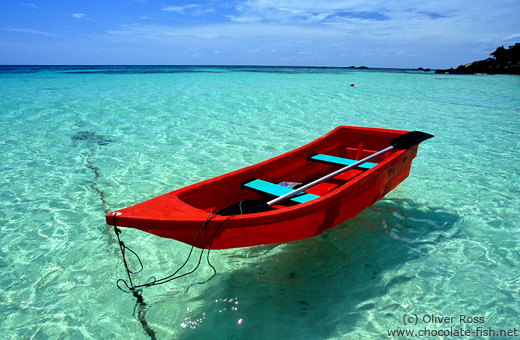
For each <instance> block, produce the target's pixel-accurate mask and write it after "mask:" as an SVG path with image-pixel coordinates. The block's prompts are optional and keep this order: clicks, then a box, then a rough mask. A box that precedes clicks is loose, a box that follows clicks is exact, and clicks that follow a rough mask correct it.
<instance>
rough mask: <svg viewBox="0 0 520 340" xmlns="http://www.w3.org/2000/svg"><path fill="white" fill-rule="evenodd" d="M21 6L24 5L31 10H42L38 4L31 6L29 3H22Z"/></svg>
mask: <svg viewBox="0 0 520 340" xmlns="http://www.w3.org/2000/svg"><path fill="white" fill-rule="evenodd" d="M21 5H23V6H27V7H31V8H34V9H41V8H40V7H38V5H36V4H29V3H24V2H22V3H21Z"/></svg>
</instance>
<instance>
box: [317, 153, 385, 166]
mask: <svg viewBox="0 0 520 340" xmlns="http://www.w3.org/2000/svg"><path fill="white" fill-rule="evenodd" d="M309 159H311V160H313V161H318V162H324V163H329V164H335V165H342V166H348V165H352V164H354V163H356V162H358V161H356V160H353V159H348V158H342V157H336V156H329V155H323V154H317V155H314V156H311V157H309ZM376 165H377V163H370V162H365V163H363V164H361V165H359V166H357V167H356V168H358V169H364V170H368V169H371V168H373V167H374V166H376Z"/></svg>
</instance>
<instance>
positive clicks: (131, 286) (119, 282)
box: [113, 210, 234, 293]
mask: <svg viewBox="0 0 520 340" xmlns="http://www.w3.org/2000/svg"><path fill="white" fill-rule="evenodd" d="M118 214H119V213H114V215H113V225H114V228H115V230H116V235H117V238H118V241H119V245H120V248H121V253H122V254H123V263H124V265H125V269H126V273H127V276H128V281H126V280H124V279H118V280H117V282H116V284H117V287H118V288H119V289H120V290H122V291H124V292H126V293H130V292H134V291H136V290H139V289H142V288H145V287H151V286H157V285H161V284H165V283H167V282H170V281H173V280H176V279H179V278H181V277H184V276H187V275H189V274H192V273H194V272H195V271H196V270H197V269H198V268H199V266H200V264H201V262H202V257H203V255H204V251H205V249H206V244H207V242H208V230H207V226H208V224H209V221H210V220H211V219H212V218H213V217H215V216H217V214H216V213H215V212H214V211H213V210H211V211H210V212H209V214H208V216H207V217H206V220H205V221H204V223H203V224H202V226H201V228H200V229H199V232H198V233H197V236H196V237H195V240H194V241H193V244H192V245H191V248H190V251H189V253H188V256H187V258H186V260H185V261H184V263H183V264H182V265H181V266H180V267H179V268H178V269H177V270H176V271H175V272H173V274H171V275H168V276H165V277H163V278H161V279H156V278H155V277H151V278H150V281H149V282H146V283H143V284H138V285H134V283H133V282H132V277H131V274H136V273H139V272H140V271H141V270H142V269H143V264H142V261H141V259H140V258H139V256H138V255H137V254H136V253H135V252H134V251H133V250H131V249H130V248H128V247H126V245H125V244H124V243H123V242H122V241H121V239H120V237H119V234H120V233H121V230H120V229H119V228H118V227H117V224H116V216H117V215H118ZM231 216H234V215H230V216H228V217H227V218H226V219H225V220H224V221H222V222H221V223H220V225H219V226H218V227H217V228H216V229H215V231H214V233H213V235H212V236H211V239H210V240H209V246H208V252H207V255H206V261H207V262H208V265H209V266H210V267H211V269H212V271H213V274H212V275H211V277H210V278H208V279H206V280H204V281H202V282H196V283H192V284H191V285H190V286H189V287H188V288H187V289H186V292H185V293H187V292H188V290H189V289H190V288H191V287H192V286H194V285H198V284H204V283H206V282H208V281H210V280H211V279H213V278H214V277H215V276H216V274H217V270H216V269H215V267H214V266H213V265H212V264H211V261H210V252H211V246H212V245H213V240H214V239H215V235H216V234H217V233H218V231H219V230H220V228H221V227H222V226H223V225H224V223H225V222H226V221H227V220H228V219H229V218H230V217H231ZM203 231H204V242H203V245H202V250H201V252H200V255H199V259H198V261H197V265H196V266H195V268H193V269H191V270H190V271H188V272H186V273H183V274H178V273H179V272H180V271H181V270H182V269H183V268H184V267H185V266H186V265H187V264H188V262H189V260H190V258H191V256H192V254H193V250H194V249H195V244H197V241H198V240H199V237H200V235H201V234H202V232H203ZM126 250H129V251H130V252H131V253H132V254H134V255H135V256H136V257H137V259H138V261H139V264H140V266H141V268H140V269H139V271H136V272H133V271H131V270H130V269H129V267H128V262H127V260H126ZM122 284H123V285H124V286H125V287H126V289H125V288H123V287H122V286H121V285H122Z"/></svg>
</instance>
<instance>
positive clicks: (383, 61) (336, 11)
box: [0, 0, 520, 68]
mask: <svg viewBox="0 0 520 340" xmlns="http://www.w3.org/2000/svg"><path fill="white" fill-rule="evenodd" d="M519 13H520V0H420V1H419V0H371V1H367V0H363V1H362V0H334V1H325V0H220V1H216V0H186V1H173V0H159V1H156V0H82V1H80V0H46V1H44V0H41V1H38V0H20V1H16V0H14V1H13V0H2V1H1V2H0V64H4V65H272V66H340V67H345V66H347V67H348V66H368V67H390V68H418V67H424V68H449V67H457V66H458V65H461V64H466V63H469V62H472V61H475V60H481V59H486V58H488V57H489V54H490V53H491V52H493V51H494V50H495V49H496V48H497V47H498V46H502V45H503V46H505V47H508V46H510V45H514V44H515V43H516V42H520V14H519Z"/></svg>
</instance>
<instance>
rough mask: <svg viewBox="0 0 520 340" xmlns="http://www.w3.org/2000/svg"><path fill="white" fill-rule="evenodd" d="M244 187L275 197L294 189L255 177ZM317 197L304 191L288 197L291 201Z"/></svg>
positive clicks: (303, 201)
mask: <svg viewBox="0 0 520 340" xmlns="http://www.w3.org/2000/svg"><path fill="white" fill-rule="evenodd" d="M244 187H246V188H248V189H252V190H256V191H260V192H263V193H266V194H269V195H273V196H276V197H280V196H282V195H285V194H287V193H289V192H292V191H294V189H291V188H287V187H284V186H281V185H278V184H274V183H271V182H266V181H263V180H261V179H255V180H252V181H251V182H248V183H245V184H244ZM318 197H320V196H318V195H313V194H306V193H304V192H302V193H299V194H296V195H295V196H293V197H291V198H289V200H291V201H293V202H297V203H305V202H308V201H310V200H313V199H315V198H318Z"/></svg>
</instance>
